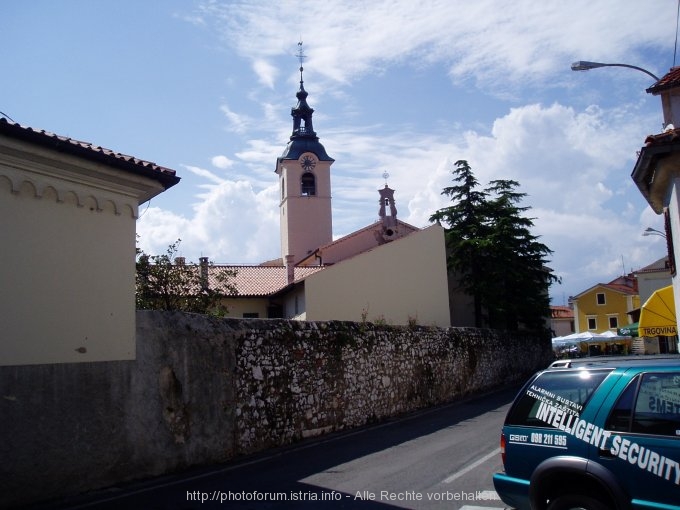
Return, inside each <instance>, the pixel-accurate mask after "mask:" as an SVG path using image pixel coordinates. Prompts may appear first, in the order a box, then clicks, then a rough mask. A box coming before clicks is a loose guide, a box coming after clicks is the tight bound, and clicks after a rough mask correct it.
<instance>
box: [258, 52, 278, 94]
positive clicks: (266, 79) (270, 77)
mask: <svg viewBox="0 0 680 510" xmlns="http://www.w3.org/2000/svg"><path fill="white" fill-rule="evenodd" d="M253 71H255V74H256V75H257V77H258V79H259V80H260V83H262V84H263V85H265V86H266V87H268V88H270V89H273V88H274V81H275V80H276V77H277V76H278V74H279V73H278V70H277V68H276V67H275V66H273V65H272V64H270V63H269V62H267V61H266V60H263V59H256V60H255V61H254V62H253Z"/></svg>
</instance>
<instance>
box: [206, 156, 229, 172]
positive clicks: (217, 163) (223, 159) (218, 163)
mask: <svg viewBox="0 0 680 510" xmlns="http://www.w3.org/2000/svg"><path fill="white" fill-rule="evenodd" d="M210 162H211V163H212V165H213V166H214V167H216V168H220V169H222V170H226V169H227V168H231V167H232V166H233V165H234V162H233V161H232V160H231V159H229V158H228V157H227V156H223V155H219V156H213V157H212V159H211V160H210Z"/></svg>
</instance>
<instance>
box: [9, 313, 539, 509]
mask: <svg viewBox="0 0 680 510" xmlns="http://www.w3.org/2000/svg"><path fill="white" fill-rule="evenodd" d="M550 355H551V350H550V345H549V342H547V341H545V342H537V341H535V340H532V339H529V338H523V337H521V336H510V335H504V334H500V333H498V332H492V331H486V330H475V329H455V328H452V329H435V328H424V327H413V328H407V327H389V326H377V325H372V324H357V323H347V322H324V323H308V322H295V321H290V322H289V321H283V320H281V321H278V320H271V321H264V320H239V319H215V318H210V317H204V316H197V315H190V314H180V313H163V312H138V313H137V359H136V360H135V361H121V362H101V363H74V364H54V365H32V366H16V367H0V459H2V462H1V463H0V508H11V507H13V506H17V505H22V504H27V503H31V502H35V501H40V500H45V499H52V498H58V497H61V496H67V495H73V494H77V493H79V492H84V491H87V490H92V489H96V488H101V487H106V486H109V485H113V484H116V483H119V482H121V481H126V480H131V479H135V478H141V477H147V476H154V475H159V474H163V473H169V472H173V471H178V470H181V469H183V468H187V467H190V466H198V465H207V464H212V463H217V462H224V461H228V460H230V459H233V458H235V457H237V456H239V455H244V454H249V453H253V452H256V451H261V450H264V449H267V448H270V447H275V446H280V445H284V444H289V443H292V442H295V441H298V440H301V439H303V438H306V437H310V436H315V435H319V434H323V433H326V432H330V431H337V430H345V429H349V428H352V427H357V426H361V425H365V424H367V423H371V422H375V421H380V420H382V419H385V418H387V417H391V416H395V415H398V414H401V413H405V412H409V411H413V410H416V409H419V408H423V407H427V406H431V405H436V404H439V403H443V402H447V401H450V400H453V399H455V398H459V397H461V396H463V395H466V394H468V393H471V392H478V391H483V390H486V389H489V388H492V387H494V386H498V385H501V384H506V383H508V382H511V381H513V382H514V381H519V380H521V379H523V378H525V377H526V376H527V375H528V374H529V373H531V372H532V371H534V370H535V369H536V368H539V367H541V366H544V365H545V364H546V363H547V362H548V360H549V359H550Z"/></svg>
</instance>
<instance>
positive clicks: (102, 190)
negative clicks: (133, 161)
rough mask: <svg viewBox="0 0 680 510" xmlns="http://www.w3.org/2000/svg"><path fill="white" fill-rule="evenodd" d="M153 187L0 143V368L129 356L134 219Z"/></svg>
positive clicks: (148, 182)
mask: <svg viewBox="0 0 680 510" xmlns="http://www.w3.org/2000/svg"><path fill="white" fill-rule="evenodd" d="M137 184H138V185H139V186H138V187H137V189H135V187H136V185H137ZM154 187H156V188H161V186H160V184H159V183H154V181H151V180H150V179H144V178H138V177H137V176H135V175H132V174H130V176H127V175H126V174H125V173H124V172H122V171H117V170H114V169H111V168H109V167H107V166H104V165H101V164H97V163H90V162H85V161H83V160H81V159H79V158H75V157H73V156H67V155H64V154H61V153H57V152H53V151H49V150H46V149H42V148H36V147H32V146H30V145H29V144H23V143H19V142H15V141H13V140H7V139H0V234H1V235H2V252H1V254H0V261H1V263H0V288H1V289H2V292H1V293H0V317H1V319H2V320H0V324H1V325H2V333H1V336H0V365H5V366H7V365H28V364H43V363H68V362H84V361H113V360H128V359H134V357H135V218H136V215H137V207H138V199H139V193H140V190H141V189H142V188H144V189H145V190H146V191H148V190H149V189H152V188H154ZM157 193H158V191H156V192H155V193H154V194H157Z"/></svg>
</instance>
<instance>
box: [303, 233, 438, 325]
mask: <svg viewBox="0 0 680 510" xmlns="http://www.w3.org/2000/svg"><path fill="white" fill-rule="evenodd" d="M305 299H306V319H307V320H311V321H317V320H334V319H337V320H349V321H357V322H360V321H362V320H364V318H365V320H367V321H369V322H375V321H382V320H384V321H385V322H386V323H388V324H394V325H406V324H408V323H409V321H410V320H415V321H416V323H417V324H419V325H423V326H439V327H448V326H450V316H449V301H448V285H447V272H446V251H445V245H444V229H443V228H442V227H440V226H439V225H433V226H431V227H428V228H426V229H423V230H421V231H418V232H414V233H413V234H411V235H409V236H407V237H404V238H401V239H398V240H396V241H393V242H391V243H387V244H384V245H382V246H378V247H377V248H375V249H373V250H371V251H368V252H366V253H362V254H361V255H358V256H356V257H353V258H351V259H348V260H345V261H343V262H340V263H338V264H335V265H333V266H330V267H328V268H326V269H324V270H323V271H320V272H318V273H315V274H313V275H311V276H309V277H307V279H306V280H305Z"/></svg>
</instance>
